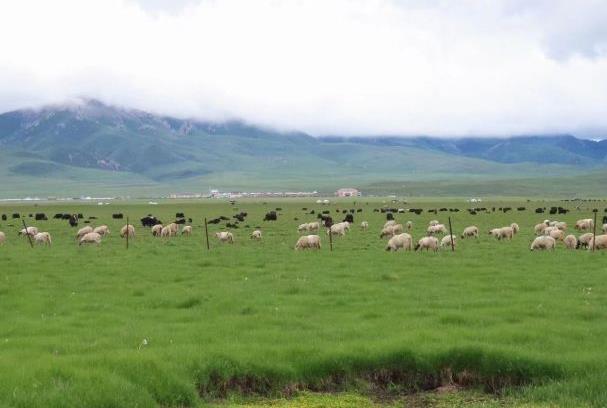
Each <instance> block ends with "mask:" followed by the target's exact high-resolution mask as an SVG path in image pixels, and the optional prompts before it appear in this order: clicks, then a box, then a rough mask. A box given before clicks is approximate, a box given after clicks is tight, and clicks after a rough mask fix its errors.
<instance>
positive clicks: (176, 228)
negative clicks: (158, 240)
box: [167, 222, 179, 236]
mask: <svg viewBox="0 0 607 408" xmlns="http://www.w3.org/2000/svg"><path fill="white" fill-rule="evenodd" d="M167 227H168V228H169V229H170V230H171V235H172V236H175V235H177V233H178V232H179V225H177V224H176V223H174V222H172V223H170V224H169V225H167Z"/></svg>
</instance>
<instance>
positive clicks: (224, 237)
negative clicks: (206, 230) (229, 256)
mask: <svg viewBox="0 0 607 408" xmlns="http://www.w3.org/2000/svg"><path fill="white" fill-rule="evenodd" d="M215 236H216V237H217V239H218V240H219V241H221V242H229V243H230V244H233V243H234V235H232V233H231V232H229V231H221V232H216V233H215Z"/></svg>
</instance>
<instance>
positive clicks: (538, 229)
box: [534, 222, 547, 235]
mask: <svg viewBox="0 0 607 408" xmlns="http://www.w3.org/2000/svg"><path fill="white" fill-rule="evenodd" d="M546 227H547V225H546V223H544V222H541V223H539V224H536V225H535V228H534V231H535V235H543V234H544V230H545V229H546Z"/></svg>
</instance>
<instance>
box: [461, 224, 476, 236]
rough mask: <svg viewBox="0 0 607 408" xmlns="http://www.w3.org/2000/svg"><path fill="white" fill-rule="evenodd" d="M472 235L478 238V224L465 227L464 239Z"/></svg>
mask: <svg viewBox="0 0 607 408" xmlns="http://www.w3.org/2000/svg"><path fill="white" fill-rule="evenodd" d="M472 237H474V238H478V227H477V226H476V225H471V226H469V227H466V228H464V232H463V233H462V239H464V238H472Z"/></svg>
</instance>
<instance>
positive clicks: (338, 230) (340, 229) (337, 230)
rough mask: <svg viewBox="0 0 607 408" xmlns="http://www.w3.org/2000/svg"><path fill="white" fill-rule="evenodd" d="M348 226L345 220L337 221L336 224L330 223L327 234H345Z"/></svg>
mask: <svg viewBox="0 0 607 408" xmlns="http://www.w3.org/2000/svg"><path fill="white" fill-rule="evenodd" d="M349 228H350V224H348V223H347V222H338V223H337V224H333V225H331V228H329V229H328V230H327V235H329V234H332V235H346V231H348V229H349Z"/></svg>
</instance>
